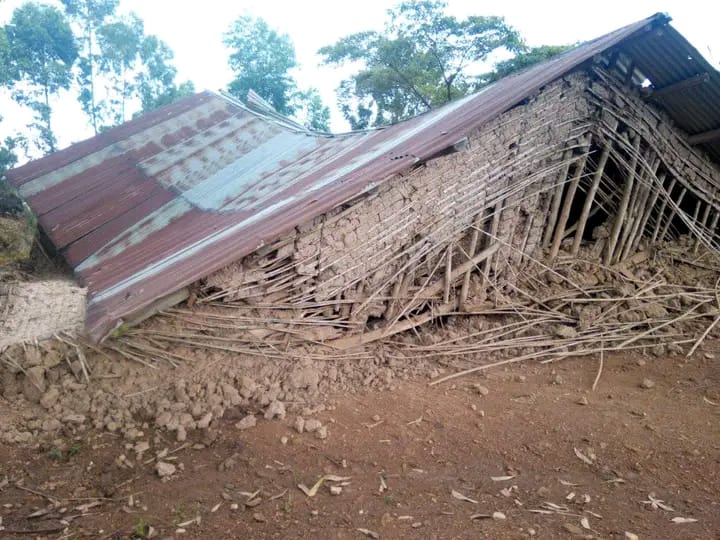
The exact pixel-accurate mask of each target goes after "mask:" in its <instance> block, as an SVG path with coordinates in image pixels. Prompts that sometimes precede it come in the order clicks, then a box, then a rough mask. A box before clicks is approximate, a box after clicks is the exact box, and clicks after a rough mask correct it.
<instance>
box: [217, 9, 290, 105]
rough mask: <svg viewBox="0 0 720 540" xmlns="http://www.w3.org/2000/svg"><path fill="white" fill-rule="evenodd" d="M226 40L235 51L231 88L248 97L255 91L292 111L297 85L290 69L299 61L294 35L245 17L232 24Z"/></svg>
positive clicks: (232, 56) (232, 55)
mask: <svg viewBox="0 0 720 540" xmlns="http://www.w3.org/2000/svg"><path fill="white" fill-rule="evenodd" d="M223 42H224V43H225V45H226V46H227V47H228V48H229V49H230V50H231V54H230V58H229V64H230V69H232V70H233V72H234V73H235V79H234V80H233V81H232V82H231V83H230V85H229V87H228V91H229V92H230V93H231V94H232V95H234V96H236V97H238V98H240V99H245V98H246V96H247V93H248V91H249V90H254V91H255V92H257V94H258V95H260V96H261V97H262V98H263V99H265V100H267V101H268V102H269V103H270V104H271V105H272V106H273V107H274V108H275V110H276V111H278V112H279V113H282V114H292V112H293V110H292V106H291V104H290V100H291V97H292V93H293V91H294V90H295V86H296V85H295V81H294V80H293V78H292V77H291V76H290V75H289V73H288V72H289V70H290V69H292V68H294V67H296V66H297V60H296V58H295V47H294V46H293V44H292V41H290V37H289V36H288V35H287V34H279V33H278V32H276V31H275V30H273V29H271V28H270V27H269V26H268V25H267V23H266V22H265V21H264V20H262V19H256V18H253V17H249V16H243V17H240V18H238V19H237V20H236V21H235V22H234V23H233V24H232V25H231V26H230V29H229V30H228V31H227V32H226V33H225V35H224V40H223Z"/></svg>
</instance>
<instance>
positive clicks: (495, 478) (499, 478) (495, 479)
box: [490, 474, 515, 482]
mask: <svg viewBox="0 0 720 540" xmlns="http://www.w3.org/2000/svg"><path fill="white" fill-rule="evenodd" d="M513 478H515V475H514V474H513V475H510V476H491V477H490V480H492V481H493V482H507V481H508V480H512V479H513Z"/></svg>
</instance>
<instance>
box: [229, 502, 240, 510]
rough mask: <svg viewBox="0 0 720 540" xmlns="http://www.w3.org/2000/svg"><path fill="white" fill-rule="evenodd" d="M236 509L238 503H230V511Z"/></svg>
mask: <svg viewBox="0 0 720 540" xmlns="http://www.w3.org/2000/svg"><path fill="white" fill-rule="evenodd" d="M238 508H240V506H239V505H238V503H232V504H231V505H230V510H237V509H238Z"/></svg>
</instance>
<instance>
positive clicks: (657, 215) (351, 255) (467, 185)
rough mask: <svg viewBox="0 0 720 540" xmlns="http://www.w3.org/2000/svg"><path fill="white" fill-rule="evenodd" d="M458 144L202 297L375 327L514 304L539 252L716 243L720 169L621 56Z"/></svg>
mask: <svg viewBox="0 0 720 540" xmlns="http://www.w3.org/2000/svg"><path fill="white" fill-rule="evenodd" d="M459 146H461V148H460V149H459V151H457V152H454V153H450V154H449V155H444V156H439V157H437V158H436V159H433V160H430V161H428V162H427V163H423V164H419V165H418V166H417V167H416V168H415V169H413V170H411V171H408V172H407V173H406V174H404V175H398V176H397V177H395V178H392V179H390V180H389V181H387V182H384V183H383V184H381V185H380V187H379V188H377V190H376V191H375V192H374V193H371V194H369V195H367V196H364V197H362V198H360V200H357V201H350V202H349V203H348V204H346V205H345V206H344V207H343V208H339V209H336V210H335V211H334V212H331V213H329V214H326V215H323V216H320V217H318V218H316V219H315V220H313V221H312V222H311V223H308V224H305V225H303V226H301V227H298V228H297V229H296V230H295V231H294V232H293V234H291V235H289V236H287V237H286V238H283V239H281V240H280V241H278V242H277V243H276V244H274V245H271V246H267V247H265V248H263V249H262V250H260V251H258V252H257V253H255V254H254V255H252V256H249V257H246V258H245V259H243V260H242V261H241V262H239V263H238V264H236V265H233V266H231V267H228V268H226V269H224V270H222V271H220V272H218V273H216V274H214V275H212V276H210V277H209V278H208V279H207V280H206V281H205V283H204V287H205V292H206V293H207V292H209V293H210V294H209V296H205V297H204V298H202V299H201V300H200V302H201V303H203V302H205V303H209V304H213V303H218V302H224V303H225V304H226V305H227V306H231V305H232V306H236V307H238V308H239V309H243V308H253V309H254V311H253V312H252V313H250V312H246V314H247V315H248V316H250V317H256V318H258V320H266V319H267V320H278V321H279V320H285V321H287V322H288V323H292V321H299V320H303V319H312V320H313V324H312V327H313V328H312V330H313V331H312V332H309V333H306V335H308V336H309V337H311V338H313V339H332V338H337V337H339V336H340V335H341V334H348V333H350V334H352V333H356V334H358V333H362V334H367V332H368V331H373V330H375V332H374V333H372V332H371V334H370V336H371V339H375V338H377V337H381V336H387V335H389V334H390V333H395V332H396V331H400V330H404V329H408V328H410V327H413V326H415V324H416V323H422V322H424V321H427V320H430V319H432V318H434V317H436V316H440V315H444V314H446V313H449V312H452V311H457V310H460V311H463V310H464V311H471V310H472V309H474V308H473V306H477V305H478V304H481V303H482V302H484V301H488V300H489V301H491V302H494V303H495V304H496V305H497V304H498V302H500V303H502V302H505V301H507V300H508V298H509V297H512V296H517V293H518V291H517V287H516V283H517V280H518V277H519V276H521V275H522V274H523V273H524V272H526V271H527V268H528V266H529V265H541V266H546V265H547V266H549V267H552V266H553V265H554V263H555V261H556V260H557V259H558V258H563V257H565V258H567V257H575V258H577V257H583V258H590V259H594V260H598V261H602V262H603V263H604V264H607V265H611V264H619V263H621V262H623V261H624V260H626V259H628V258H629V257H631V256H632V255H633V254H635V253H636V252H637V251H638V250H639V249H644V248H646V247H647V246H648V245H650V244H653V243H660V242H664V241H668V240H672V239H676V238H679V237H680V236H682V235H687V234H690V236H691V237H692V238H693V239H694V241H693V242H694V245H695V249H697V248H699V246H700V244H705V246H706V247H709V248H711V249H713V248H714V246H715V245H716V240H717V238H716V234H715V233H716V229H717V224H718V218H719V217H720V211H718V207H717V202H716V199H717V193H718V187H719V186H720V173H719V171H718V169H717V167H715V166H714V164H712V163H711V162H710V161H709V160H707V159H705V158H704V157H703V156H702V155H701V154H699V153H698V152H696V151H695V150H694V149H693V148H691V147H690V146H689V145H688V144H687V143H686V142H685V139H684V137H683V134H682V133H680V132H679V131H678V130H676V129H674V128H673V127H672V122H671V121H670V120H669V118H667V117H666V116H665V115H663V114H662V113H660V112H659V111H657V110H656V109H655V108H654V107H653V106H652V105H650V104H648V103H646V102H645V100H643V99H642V97H641V95H640V93H639V90H638V89H633V88H629V87H627V86H626V85H624V83H622V82H620V80H619V78H618V77H617V76H616V75H614V74H613V71H612V69H611V67H608V66H601V65H596V66H594V67H593V68H592V71H589V72H581V73H576V74H573V75H570V76H568V77H566V78H565V79H562V80H559V81H556V82H555V83H553V84H551V85H549V86H548V87H547V88H545V89H544V90H543V91H542V92H540V93H539V94H538V95H537V96H535V97H534V98H532V99H530V100H528V101H527V102H526V103H524V104H521V105H520V106H517V107H515V108H513V109H512V110H510V111H508V112H506V113H505V114H503V115H501V116H500V117H498V118H497V119H496V120H494V121H492V122H490V123H489V124H488V125H485V126H482V127H481V128H479V129H478V130H476V131H474V132H473V133H471V134H470V136H469V137H468V139H467V140H466V141H464V142H463V143H462V144H461V145H459ZM581 248H582V249H581ZM259 308H264V309H265V310H264V311H263V310H262V309H260V310H258V309H259ZM268 310H269V311H268ZM402 321H406V322H405V323H403V322H402ZM409 321H412V322H409ZM318 326H326V327H330V328H332V331H330V332H325V333H322V332H318V331H317V327H318ZM391 327H392V328H393V330H390V328H391ZM362 339H368V336H367V335H366V336H365V337H364V338H362ZM357 343H358V340H357V339H352V338H351V339H349V340H345V341H343V340H342V339H341V340H339V341H335V344H337V345H342V346H345V345H349V344H357Z"/></svg>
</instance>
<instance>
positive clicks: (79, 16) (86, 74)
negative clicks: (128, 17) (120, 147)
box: [61, 0, 120, 133]
mask: <svg viewBox="0 0 720 540" xmlns="http://www.w3.org/2000/svg"><path fill="white" fill-rule="evenodd" d="M61 2H62V4H63V6H64V7H65V13H66V14H67V16H68V17H69V19H70V20H71V21H72V22H73V23H75V25H76V27H77V29H78V43H79V45H80V47H79V49H80V51H79V52H80V56H79V58H78V74H77V83H78V101H79V102H80V106H81V107H82V110H83V112H85V114H86V115H87V116H88V117H89V119H90V124H91V125H92V127H93V130H94V131H95V133H97V132H98V131H99V129H100V126H101V124H102V118H101V116H102V113H103V108H104V107H103V103H102V102H100V101H99V97H98V89H97V86H98V84H99V81H98V77H99V73H98V66H99V64H100V58H101V54H100V49H99V46H98V33H99V32H100V29H101V28H102V27H103V26H104V25H105V24H106V23H107V22H108V21H109V20H110V19H111V18H112V17H113V16H114V15H115V11H116V10H117V7H118V4H119V3H120V0H61Z"/></svg>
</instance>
